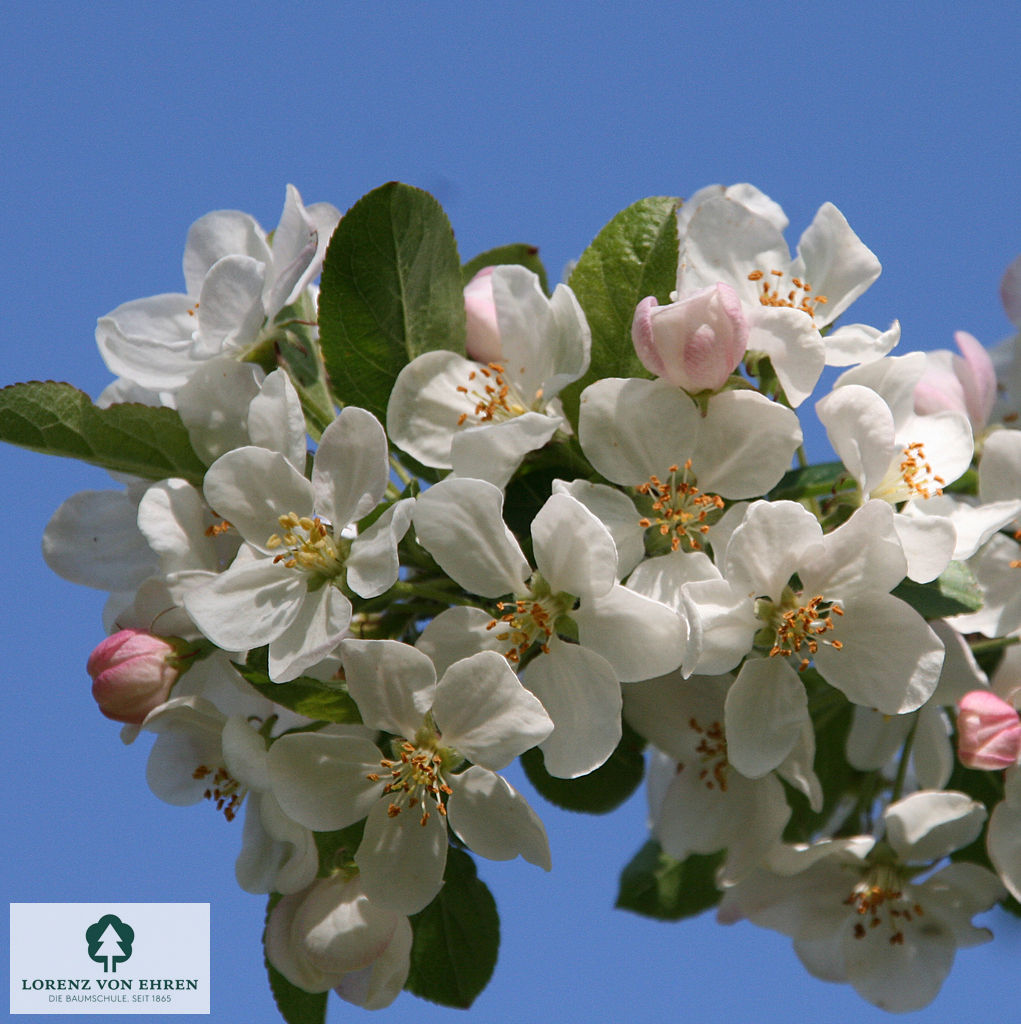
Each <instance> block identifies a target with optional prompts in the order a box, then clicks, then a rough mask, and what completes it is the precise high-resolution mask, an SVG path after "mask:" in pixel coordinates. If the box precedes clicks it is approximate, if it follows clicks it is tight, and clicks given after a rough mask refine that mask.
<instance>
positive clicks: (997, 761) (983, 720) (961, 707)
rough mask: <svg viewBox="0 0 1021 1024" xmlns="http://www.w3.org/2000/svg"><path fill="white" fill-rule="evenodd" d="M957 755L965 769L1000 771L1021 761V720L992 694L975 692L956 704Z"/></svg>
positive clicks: (1013, 709)
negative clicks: (1020, 758) (1019, 759)
mask: <svg viewBox="0 0 1021 1024" xmlns="http://www.w3.org/2000/svg"><path fill="white" fill-rule="evenodd" d="M957 754H958V757H959V758H960V759H961V764H963V765H964V766H965V767H966V768H979V769H981V770H983V771H999V770H1001V769H1003V768H1010V767H1011V766H1012V765H1014V764H1016V763H1017V761H1018V758H1019V757H1021V718H1019V716H1018V713H1017V710H1016V709H1015V708H1014V707H1013V706H1012V705H1010V704H1008V703H1007V702H1006V701H1005V700H1002V699H1001V698H1000V697H997V696H996V694H995V693H993V692H991V691H990V690H972V691H971V693H966V694H965V695H964V696H963V697H962V698H961V699H960V700H959V701H958V702H957Z"/></svg>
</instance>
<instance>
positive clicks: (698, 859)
mask: <svg viewBox="0 0 1021 1024" xmlns="http://www.w3.org/2000/svg"><path fill="white" fill-rule="evenodd" d="M722 862H723V851H722V850H720V851H718V852H717V853H710V854H699V853H693V854H691V855H689V856H688V857H686V858H685V859H684V860H675V859H674V858H673V857H670V856H668V855H667V854H665V853H664V852H663V850H662V849H661V848H660V845H659V843H658V842H656V840H655V839H649V840H647V841H646V843H645V845H644V846H643V847H642V848H641V849H640V850H639V851H638V853H636V854H635V855H634V857H632V858H631V862H630V863H629V864H628V865H627V866H626V867H625V868H624V870H623V871H622V872H621V873H620V887H619V889H618V891H617V902H616V906H617V907H618V908H619V909H621V910H631V911H633V912H634V913H636V914H642V915H643V916H645V917H654V918H656V920H658V921H679V920H681V919H682V918H685V917H694V916H695V915H696V914H701V913H702V912H703V911H704V910H708V909H709V908H710V907H715V906H716V904H717V903H719V902H720V899H721V896H722V894H721V893H720V891H719V889H717V888H716V883H715V881H714V879H715V878H716V871H717V869H718V868H719V866H720V864H721V863H722Z"/></svg>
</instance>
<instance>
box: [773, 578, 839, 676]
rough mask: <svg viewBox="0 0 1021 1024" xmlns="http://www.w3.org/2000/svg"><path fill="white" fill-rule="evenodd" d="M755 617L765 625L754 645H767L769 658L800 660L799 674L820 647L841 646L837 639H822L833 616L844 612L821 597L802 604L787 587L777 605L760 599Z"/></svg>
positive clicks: (830, 627)
mask: <svg viewBox="0 0 1021 1024" xmlns="http://www.w3.org/2000/svg"><path fill="white" fill-rule="evenodd" d="M755 614H756V615H757V616H758V618H760V619H762V620H763V621H764V622H765V623H766V625H765V627H764V628H763V629H762V630H760V632H759V634H757V636H756V643H757V644H758V645H759V646H760V647H766V646H768V647H769V656H770V657H771V658H776V657H780V656H782V657H785V658H786V657H797V658H799V659H800V662H799V664H798V671H799V672H803V671H804V670H805V669H806V668H808V666H809V665H810V664H811V661H812V658H813V657H814V656H815V655H816V653H817V652H818V650H819V645H820V644H825V645H826V646H827V647H832V648H833V649H834V650H835V651H839V650H841V649H842V648H843V646H844V645H843V643H842V642H841V641H840V640H830V639H824V637H825V634H826V633H828V632H830V630H833V629H835V628H836V625H837V624H836V620H835V618H834V616H837V617H839V616H841V615H843V614H844V609H843V608H841V607H840V605H838V604H836V603H835V602H833V601H827V600H826V599H825V598H824V597H823V596H822V595H821V594H816V596H815V597H812V598H810V599H809V600H808V601H805V600H804V595H803V594H800V593H795V592H794V591H793V590H792V589H791V588H790V587H786V588H784V593H783V596H782V597H781V598H780V603H779V604H774V603H773V602H772V601H770V600H769V598H765V597H762V598H759V600H758V601H756V606H755Z"/></svg>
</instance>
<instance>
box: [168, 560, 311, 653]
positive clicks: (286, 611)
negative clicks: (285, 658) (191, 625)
mask: <svg viewBox="0 0 1021 1024" xmlns="http://www.w3.org/2000/svg"><path fill="white" fill-rule="evenodd" d="M306 592H307V586H306V583H305V580H304V579H303V578H302V577H301V575H299V574H298V573H295V572H294V571H292V570H291V569H287V568H284V567H283V566H281V565H274V564H273V562H272V560H270V559H268V558H259V559H256V560H255V561H251V562H245V563H243V564H239V563H237V562H235V564H234V565H233V566H231V568H230V569H228V570H227V571H226V572H224V573H221V574H220V575H218V576H213V577H212V578H211V579H210V580H209V581H208V582H207V583H203V584H202V585H201V586H199V587H196V588H195V589H194V590H190V591H189V592H188V593H187V594H185V595H184V606H185V608H186V609H187V612H188V614H189V615H190V616H191V617H192V619H194V620H195V625H196V626H198V627H199V629H200V630H202V632H203V633H204V634H205V635H206V636H207V637H208V638H209V639H210V640H212V641H213V643H214V644H216V645H217V647H221V648H223V650H225V651H247V650H250V649H252V648H254V647H262V646H263V645H264V644H267V643H271V642H272V641H273V640H275V639H276V638H277V637H278V636H280V635H281V634H282V633H283V632H284V630H285V629H287V627H288V626H289V625H290V624H291V623H292V622H293V621H294V620H295V618H296V617H297V615H298V614H299V610H300V605H301V599H302V597H303V596H304V594H305V593H306Z"/></svg>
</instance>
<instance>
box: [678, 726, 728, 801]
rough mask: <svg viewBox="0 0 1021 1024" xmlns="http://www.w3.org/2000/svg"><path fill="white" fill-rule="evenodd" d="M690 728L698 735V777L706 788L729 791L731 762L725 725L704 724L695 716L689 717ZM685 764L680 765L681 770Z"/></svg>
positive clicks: (696, 749) (722, 791)
mask: <svg viewBox="0 0 1021 1024" xmlns="http://www.w3.org/2000/svg"><path fill="white" fill-rule="evenodd" d="M688 728H690V729H691V731H692V732H694V733H695V734H696V735H697V736H698V744H697V746H696V747H695V753H696V754H697V755H698V765H699V768H698V778H699V781H700V782H701V783H702V784H703V785H704V786H705V788H706V789H719V791H720V792H721V793H726V792H727V773H728V771H729V770H730V762H729V761H728V760H727V738H726V736H725V735H724V733H723V726H722V725H721V724H720V723H719V722H715V721H714V722H712V723H710V724H709V725H708V726H702V725H701V723H700V722H699V721H698V719H697V718H695V717H694V716H693V717H691V718H689V719H688ZM684 767H686V766H685V765H678V766H677V770H678V772H680V771H681V770H683V768H684Z"/></svg>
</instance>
